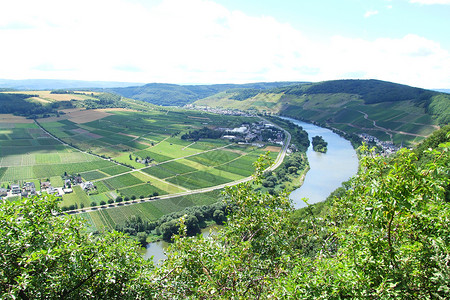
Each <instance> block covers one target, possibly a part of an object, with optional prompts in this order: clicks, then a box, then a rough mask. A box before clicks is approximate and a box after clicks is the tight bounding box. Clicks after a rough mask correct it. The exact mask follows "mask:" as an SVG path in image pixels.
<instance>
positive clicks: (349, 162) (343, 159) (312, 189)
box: [283, 117, 358, 208]
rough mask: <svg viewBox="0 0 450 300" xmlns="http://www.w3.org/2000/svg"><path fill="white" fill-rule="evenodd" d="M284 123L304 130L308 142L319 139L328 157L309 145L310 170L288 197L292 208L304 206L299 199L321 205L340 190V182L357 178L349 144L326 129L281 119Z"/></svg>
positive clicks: (353, 156)
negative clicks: (288, 122)
mask: <svg viewBox="0 0 450 300" xmlns="http://www.w3.org/2000/svg"><path fill="white" fill-rule="evenodd" d="M283 119H285V120H289V121H291V122H293V123H294V124H296V125H298V126H301V127H303V129H304V130H305V131H306V132H308V136H309V139H310V141H311V140H312V137H313V136H316V135H320V136H322V137H323V139H324V140H325V141H326V142H327V143H328V146H327V148H328V151H327V153H318V152H315V151H314V150H313V149H312V145H310V147H309V148H308V150H307V151H306V155H307V156H308V161H309V165H310V170H309V171H308V173H307V174H306V177H305V181H304V182H303V185H302V186H301V187H300V188H298V189H296V190H294V191H293V192H292V193H291V195H290V198H291V199H292V201H293V202H294V207H295V208H301V207H305V206H306V204H305V203H304V202H303V201H302V198H308V203H310V204H313V203H317V202H321V201H324V200H325V199H326V198H327V197H328V196H329V195H330V194H331V192H333V191H334V190H335V189H337V188H338V187H340V186H341V184H342V182H344V181H347V180H348V179H350V177H352V176H353V175H355V174H356V172H357V170H358V157H357V155H356V152H355V150H354V149H353V147H352V145H351V143H350V142H349V141H347V140H346V139H344V138H342V137H340V136H339V135H338V134H336V133H334V132H333V131H331V130H329V129H326V128H322V127H319V126H316V125H313V124H309V123H305V122H302V121H298V120H295V119H291V118H285V117H283Z"/></svg>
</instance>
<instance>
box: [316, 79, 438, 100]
mask: <svg viewBox="0 0 450 300" xmlns="http://www.w3.org/2000/svg"><path fill="white" fill-rule="evenodd" d="M307 93H309V94H324V93H325V94H336V93H346V94H357V95H360V96H361V97H362V98H363V99H364V102H365V103H366V104H373V103H379V102H395V101H403V100H411V99H417V101H424V100H428V99H430V98H431V97H432V96H433V95H435V94H437V92H433V91H429V90H424V89H420V88H414V87H410V86H407V85H402V84H397V83H392V82H386V81H381V80H374V79H370V80H330V81H325V82H320V83H317V84H313V85H311V87H309V88H308V89H307Z"/></svg>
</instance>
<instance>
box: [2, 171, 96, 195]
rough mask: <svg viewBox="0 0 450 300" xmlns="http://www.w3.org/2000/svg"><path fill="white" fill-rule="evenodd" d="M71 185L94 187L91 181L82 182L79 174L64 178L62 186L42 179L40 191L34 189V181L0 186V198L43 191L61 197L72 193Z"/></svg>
mask: <svg viewBox="0 0 450 300" xmlns="http://www.w3.org/2000/svg"><path fill="white" fill-rule="evenodd" d="M73 185H80V186H81V188H82V189H83V190H91V189H94V188H95V186H94V184H93V183H92V182H90V181H85V182H83V180H82V178H81V176H79V175H77V176H72V177H70V178H67V179H65V180H64V186H63V187H53V186H52V184H51V183H50V181H43V182H41V186H40V191H37V190H36V185H35V184H34V182H25V183H24V184H23V186H20V185H19V184H11V186H9V187H8V188H0V198H1V197H5V198H7V197H13V196H22V197H32V196H35V195H41V194H42V193H43V192H45V193H47V194H51V195H56V196H58V197H61V196H62V195H64V194H69V193H72V192H73V190H72V186H73Z"/></svg>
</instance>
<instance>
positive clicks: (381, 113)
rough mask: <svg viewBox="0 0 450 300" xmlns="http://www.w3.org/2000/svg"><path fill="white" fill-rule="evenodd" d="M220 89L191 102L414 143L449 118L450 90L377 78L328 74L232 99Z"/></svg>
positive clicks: (446, 122) (228, 93)
mask: <svg viewBox="0 0 450 300" xmlns="http://www.w3.org/2000/svg"><path fill="white" fill-rule="evenodd" d="M239 95H240V94H239V92H236V93H230V92H222V93H218V94H216V95H213V96H211V97H208V98H206V99H202V100H198V101H196V102H195V103H194V104H195V105H199V106H205V105H206V106H209V107H222V108H229V109H242V110H256V111H259V112H266V113H273V114H280V115H284V116H289V117H293V118H296V119H301V120H306V121H311V122H316V123H319V124H323V125H326V126H329V127H333V128H336V129H339V130H343V131H345V132H347V133H368V134H370V135H373V136H375V137H377V138H379V139H381V140H385V141H392V142H394V143H396V144H401V143H404V144H407V145H411V144H415V143H417V142H420V141H421V140H423V139H424V138H425V137H427V136H429V135H430V134H431V133H432V132H433V131H434V130H436V129H437V128H439V125H442V124H448V122H449V121H450V95H448V94H445V93H439V92H435V91H430V90H424V89H420V88H415V87H410V86H406V85H401V84H396V83H392V82H386V81H380V80H333V81H325V82H319V83H311V84H302V85H292V86H288V87H280V88H274V89H270V90H266V91H263V92H260V93H258V94H256V95H251V96H250V97H247V98H246V99H241V100H236V98H237V97H236V96H239Z"/></svg>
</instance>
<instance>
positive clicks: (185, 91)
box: [108, 82, 300, 106]
mask: <svg viewBox="0 0 450 300" xmlns="http://www.w3.org/2000/svg"><path fill="white" fill-rule="evenodd" d="M297 84H300V82H257V83H248V84H212V85H178V84H167V83H149V84H146V85H143V86H134V87H125V88H112V89H108V91H111V92H114V93H117V94H119V95H121V96H123V97H128V98H132V99H136V100H142V101H146V102H150V103H152V104H156V105H165V106H183V105H186V104H190V103H192V102H194V101H196V100H198V99H202V98H206V97H209V96H211V95H214V94H217V93H219V92H223V91H226V90H234V91H235V92H236V93H238V92H247V93H248V92H250V94H251V95H253V94H255V93H259V92H260V91H261V90H266V89H273V88H278V87H285V86H290V85H297Z"/></svg>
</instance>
